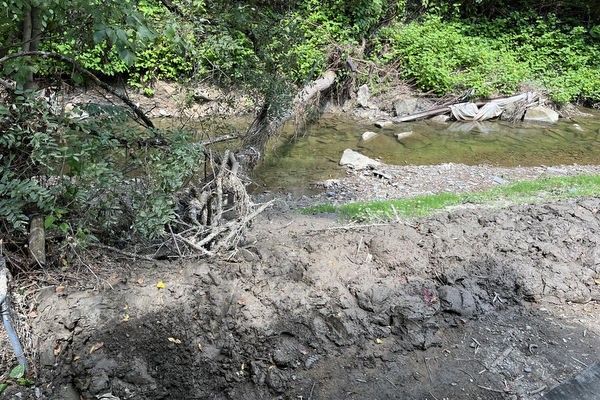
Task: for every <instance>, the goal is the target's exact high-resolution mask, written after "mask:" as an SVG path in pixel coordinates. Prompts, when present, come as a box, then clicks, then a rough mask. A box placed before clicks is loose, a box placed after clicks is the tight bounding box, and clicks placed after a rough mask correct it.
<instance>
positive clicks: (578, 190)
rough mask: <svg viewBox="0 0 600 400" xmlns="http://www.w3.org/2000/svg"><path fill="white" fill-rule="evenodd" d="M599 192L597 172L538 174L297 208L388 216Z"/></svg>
mask: <svg viewBox="0 0 600 400" xmlns="http://www.w3.org/2000/svg"><path fill="white" fill-rule="evenodd" d="M598 195H600V175H578V176H575V177H554V178H547V177H545V178H539V179H537V180H533V181H521V182H516V183H513V184H511V185H504V186H498V187H495V188H493V189H489V190H485V191H482V192H473V193H440V194H434V195H426V196H416V197H411V198H406V199H398V200H386V201H370V202H358V203H349V204H343V205H339V206H334V205H331V204H321V205H317V206H314V207H310V208H305V209H302V210H300V212H301V213H303V214H314V213H336V214H338V215H339V216H340V218H341V219H345V220H351V221H372V220H391V219H394V218H396V216H404V217H416V216H425V215H429V214H431V213H433V212H434V211H436V210H442V209H444V208H447V207H451V206H457V205H461V204H493V203H497V202H500V201H503V200H504V201H507V202H510V203H530V202H536V201H541V200H551V199H561V198H568V197H582V196H598Z"/></svg>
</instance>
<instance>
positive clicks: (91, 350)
mask: <svg viewBox="0 0 600 400" xmlns="http://www.w3.org/2000/svg"><path fill="white" fill-rule="evenodd" d="M102 346H104V343H102V342H100V343H96V344H95V345H93V346H92V348H91V349H90V354H92V353H93V352H95V351H96V350H98V349H100V348H101V347H102Z"/></svg>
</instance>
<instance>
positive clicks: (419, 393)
mask: <svg viewBox="0 0 600 400" xmlns="http://www.w3.org/2000/svg"><path fill="white" fill-rule="evenodd" d="M599 208H600V200H599V199H581V200H568V201H560V202H555V203H550V204H538V205H524V206H514V207H511V208H508V209H501V210H487V209H469V210H462V211H456V212H453V213H450V214H439V215H435V216H432V217H429V218H426V219H423V220H419V221H416V222H411V223H410V224H408V223H395V224H390V225H382V226H364V227H358V228H356V227H353V228H347V227H343V226H340V225H339V223H337V222H336V221H335V220H334V219H332V217H327V216H325V217H323V216H300V215H296V214H289V213H288V214H278V213H273V214H271V215H265V216H263V217H262V219H261V220H259V221H257V222H256V223H255V226H254V228H253V230H252V234H251V236H250V237H249V238H248V241H247V243H246V245H245V247H244V248H243V249H241V250H240V251H239V252H238V253H237V254H235V255H234V256H233V257H231V258H229V260H221V261H218V262H215V263H212V264H209V263H196V262H194V263H188V264H185V265H181V264H168V263H165V264H155V265H151V264H148V263H140V264H138V265H136V266H135V267H134V268H131V269H129V270H125V272H124V276H123V278H122V279H121V281H119V282H118V283H116V284H113V287H114V289H113V290H108V291H104V292H100V293H92V292H81V291H75V290H70V289H69V288H67V289H66V290H65V291H63V292H61V293H56V291H55V290H54V289H53V288H48V289H47V290H46V291H43V292H41V293H40V294H39V296H38V304H37V308H36V313H37V318H36V320H35V322H34V329H35V334H36V336H37V337H38V343H37V344H38V349H39V354H40V360H39V362H40V364H41V365H40V371H41V377H40V379H39V382H40V383H44V385H43V387H44V388H45V389H44V391H43V393H44V394H43V396H45V397H47V398H53V399H54V398H55V399H70V398H73V399H78V398H79V395H81V396H82V397H83V398H84V399H94V398H98V397H97V396H100V395H103V394H106V393H110V394H112V395H113V396H115V397H118V398H120V399H229V398H231V399H273V398H282V399H299V398H302V399H305V400H306V399H314V400H316V399H442V398H452V399H504V398H507V399H533V398H538V397H539V396H540V395H541V394H543V393H545V392H547V391H548V390H550V389H551V388H553V387H554V386H556V385H558V384H559V383H560V382H562V381H564V380H565V379H567V378H569V377H570V376H571V375H572V374H574V373H576V372H577V371H579V370H581V369H582V368H584V366H585V365H589V364H591V363H592V362H593V361H595V360H596V359H598V358H600V324H599V322H598V321H597V319H598V318H597V317H598V314H599V313H600V303H599V302H600V286H599V285H597V284H596V283H595V279H599V278H600V214H598V209H599ZM115 268H121V265H115ZM159 281H162V282H164V284H165V288H162V289H161V288H157V286H156V285H157V283H158V282H159ZM57 341H58V342H57ZM57 343H59V344H60V352H59V353H58V355H57V356H55V351H54V350H55V349H56V348H57ZM98 343H102V347H101V348H98V349H97V350H95V351H93V352H91V353H90V350H91V349H92V347H93V346H95V345H96V344H98ZM45 384H50V385H49V386H48V387H46V385H45ZM40 386H41V385H40Z"/></svg>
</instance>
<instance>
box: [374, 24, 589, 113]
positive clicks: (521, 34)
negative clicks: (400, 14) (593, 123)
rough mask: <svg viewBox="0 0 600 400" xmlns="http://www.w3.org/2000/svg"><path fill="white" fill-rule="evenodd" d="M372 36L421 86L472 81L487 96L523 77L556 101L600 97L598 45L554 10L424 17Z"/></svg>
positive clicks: (464, 85) (447, 88)
mask: <svg viewBox="0 0 600 400" xmlns="http://www.w3.org/2000/svg"><path fill="white" fill-rule="evenodd" d="M378 39H379V49H381V53H382V56H381V57H382V61H383V62H384V63H390V62H398V63H399V64H400V65H401V66H402V68H403V70H404V73H405V76H406V77H407V78H413V79H415V81H416V83H417V85H418V86H419V87H421V88H422V89H423V90H433V91H435V92H436V93H438V94H444V93H448V92H460V91H464V90H466V89H470V88H474V89H475V94H476V95H477V96H486V97H489V96H493V95H499V94H510V93H512V92H514V91H515V90H516V89H517V86H518V85H519V84H520V83H523V82H529V83H530V84H531V85H533V86H540V87H546V88H547V89H548V90H549V91H550V97H551V98H552V99H553V100H555V101H556V102H559V103H563V102H567V101H572V100H577V99H579V98H580V99H594V100H598V99H600V89H599V88H600V61H599V60H600V44H599V43H597V42H594V41H592V40H590V36H589V33H588V31H587V30H586V29H584V28H582V27H579V26H575V27H572V26H569V25H565V24H563V23H561V21H560V20H558V19H557V17H556V16H554V15H552V14H549V15H547V16H546V17H544V18H542V17H539V16H534V15H533V14H531V13H525V14H521V13H518V12H515V13H512V14H510V16H508V17H506V18H497V19H494V20H483V21H482V22H478V23H471V22H470V21H463V20H452V21H444V20H442V19H441V18H440V17H436V16H429V17H426V18H425V19H424V20H423V21H422V22H420V21H413V22H411V23H408V24H402V23H398V24H396V25H394V26H391V27H388V28H385V29H382V30H381V31H380V33H379V37H378Z"/></svg>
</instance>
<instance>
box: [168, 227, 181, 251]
mask: <svg viewBox="0 0 600 400" xmlns="http://www.w3.org/2000/svg"><path fill="white" fill-rule="evenodd" d="M167 226H168V227H169V232H171V237H172V238H173V242H175V248H176V249H177V254H179V257H181V250H179V245H178V244H177V238H176V237H175V234H174V233H173V229H172V228H171V224H168V225H167Z"/></svg>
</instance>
